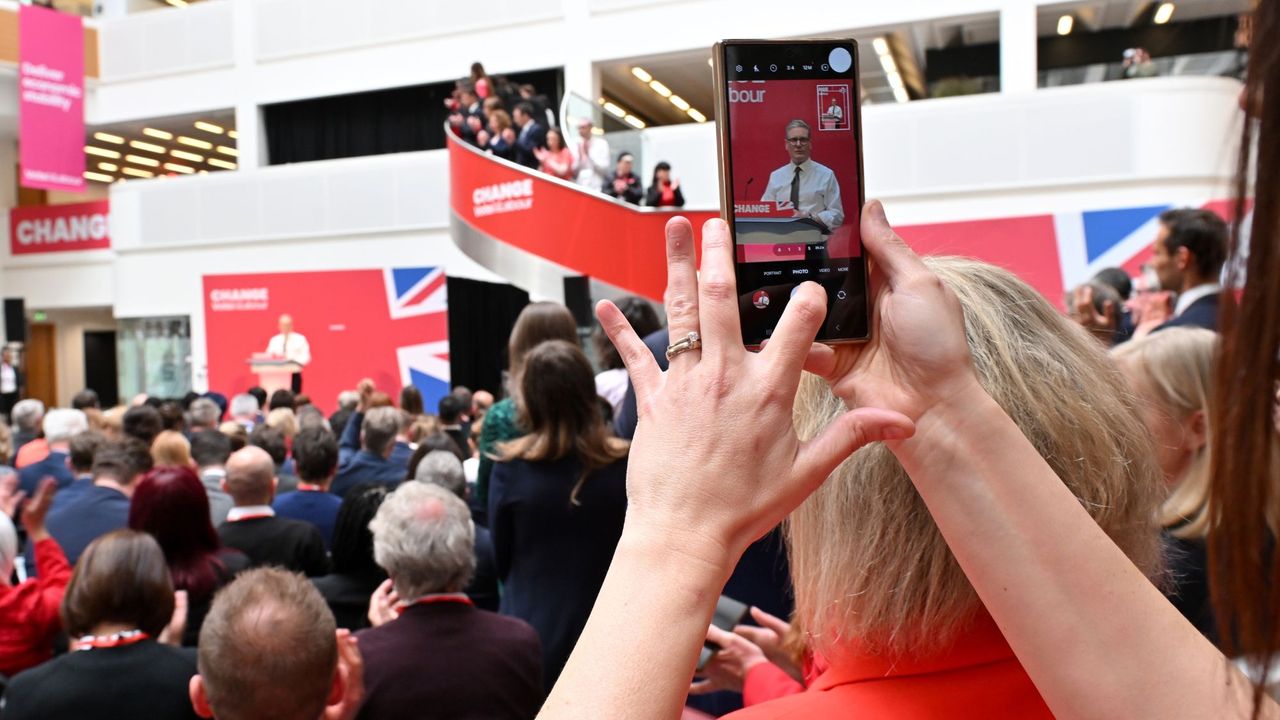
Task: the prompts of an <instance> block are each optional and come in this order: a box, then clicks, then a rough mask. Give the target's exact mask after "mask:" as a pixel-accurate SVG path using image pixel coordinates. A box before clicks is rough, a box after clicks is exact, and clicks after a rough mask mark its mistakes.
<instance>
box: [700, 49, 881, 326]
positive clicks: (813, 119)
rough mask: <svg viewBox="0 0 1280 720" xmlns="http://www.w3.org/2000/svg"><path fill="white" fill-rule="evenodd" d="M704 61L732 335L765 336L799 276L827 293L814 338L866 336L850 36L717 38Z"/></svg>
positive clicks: (858, 122) (858, 120)
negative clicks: (727, 237) (735, 324)
mask: <svg viewBox="0 0 1280 720" xmlns="http://www.w3.org/2000/svg"><path fill="white" fill-rule="evenodd" d="M712 58H713V62H712V65H713V67H714V70H715V83H716V111H717V115H716V118H717V134H718V143H717V150H718V151H719V158H720V207H721V212H722V214H723V216H724V219H725V220H726V221H727V222H728V223H729V229H730V231H731V232H732V233H733V239H734V250H735V267H736V272H737V280H738V293H739V298H738V308H739V315H740V317H741V322H742V338H743V342H744V343H746V345H747V346H748V347H759V346H760V345H761V344H762V343H763V342H764V341H766V340H768V339H769V337H770V336H771V335H772V334H773V332H774V330H775V328H776V327H777V325H778V320H779V319H781V317H782V311H783V309H784V308H785V307H786V305H787V302H788V301H789V300H790V299H791V296H792V294H793V293H795V291H796V289H797V288H798V286H799V285H800V283H802V282H805V281H806V280H812V281H814V282H816V283H818V284H820V285H822V287H823V288H825V289H826V291H827V316H826V319H825V320H824V322H823V325H822V328H821V329H820V330H819V331H818V338H817V340H818V342H823V343H845V342H862V341H865V340H867V338H868V337H869V336H870V301H869V293H868V289H867V264H866V258H865V257H864V255H863V251H862V238H861V235H860V234H859V230H858V226H859V221H860V220H861V213H862V205H863V182H862V113H861V110H860V104H861V103H860V101H859V98H860V94H859V85H858V44H857V42H856V41H854V40H852V39H847V40H843V39H836V40H787V41H765V40H724V41H721V42H719V43H716V45H715V48H714V50H713V52H712Z"/></svg>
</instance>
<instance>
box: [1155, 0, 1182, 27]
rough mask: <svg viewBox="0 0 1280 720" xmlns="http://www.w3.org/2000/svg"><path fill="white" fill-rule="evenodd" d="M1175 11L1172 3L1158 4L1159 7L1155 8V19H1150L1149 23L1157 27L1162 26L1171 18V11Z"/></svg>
mask: <svg viewBox="0 0 1280 720" xmlns="http://www.w3.org/2000/svg"><path fill="white" fill-rule="evenodd" d="M1175 9H1176V8H1174V5H1173V3H1171V2H1167V3H1160V7H1158V8H1156V14H1155V17H1153V18H1152V19H1151V22H1153V23H1155V24H1157V25H1163V24H1165V23H1167V22H1169V19H1170V18H1172V17H1173V11H1174V10H1175Z"/></svg>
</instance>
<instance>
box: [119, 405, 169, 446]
mask: <svg viewBox="0 0 1280 720" xmlns="http://www.w3.org/2000/svg"><path fill="white" fill-rule="evenodd" d="M162 430H164V417H162V416H161V415H160V411H159V410H157V409H156V408H153V407H151V406H150V405H139V406H137V407H131V408H129V409H128V410H126V411H125V413H124V434H125V435H128V436H129V437H133V438H137V439H138V440H141V441H142V443H143V444H144V445H146V446H147V447H151V442H152V441H153V440H155V439H156V436H157V435H159V434H160V431H162Z"/></svg>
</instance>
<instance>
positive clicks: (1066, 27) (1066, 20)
mask: <svg viewBox="0 0 1280 720" xmlns="http://www.w3.org/2000/svg"><path fill="white" fill-rule="evenodd" d="M1075 24H1076V19H1075V18H1074V17H1072V16H1070V15H1063V16H1062V17H1060V18H1058V34H1059V35H1070V34H1071V29H1072V28H1073V27H1075Z"/></svg>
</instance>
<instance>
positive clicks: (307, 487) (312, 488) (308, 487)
mask: <svg viewBox="0 0 1280 720" xmlns="http://www.w3.org/2000/svg"><path fill="white" fill-rule="evenodd" d="M298 489H299V490H301V491H302V492H324V488H322V487H320V486H319V485H312V484H311V483H304V482H300V483H298Z"/></svg>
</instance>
